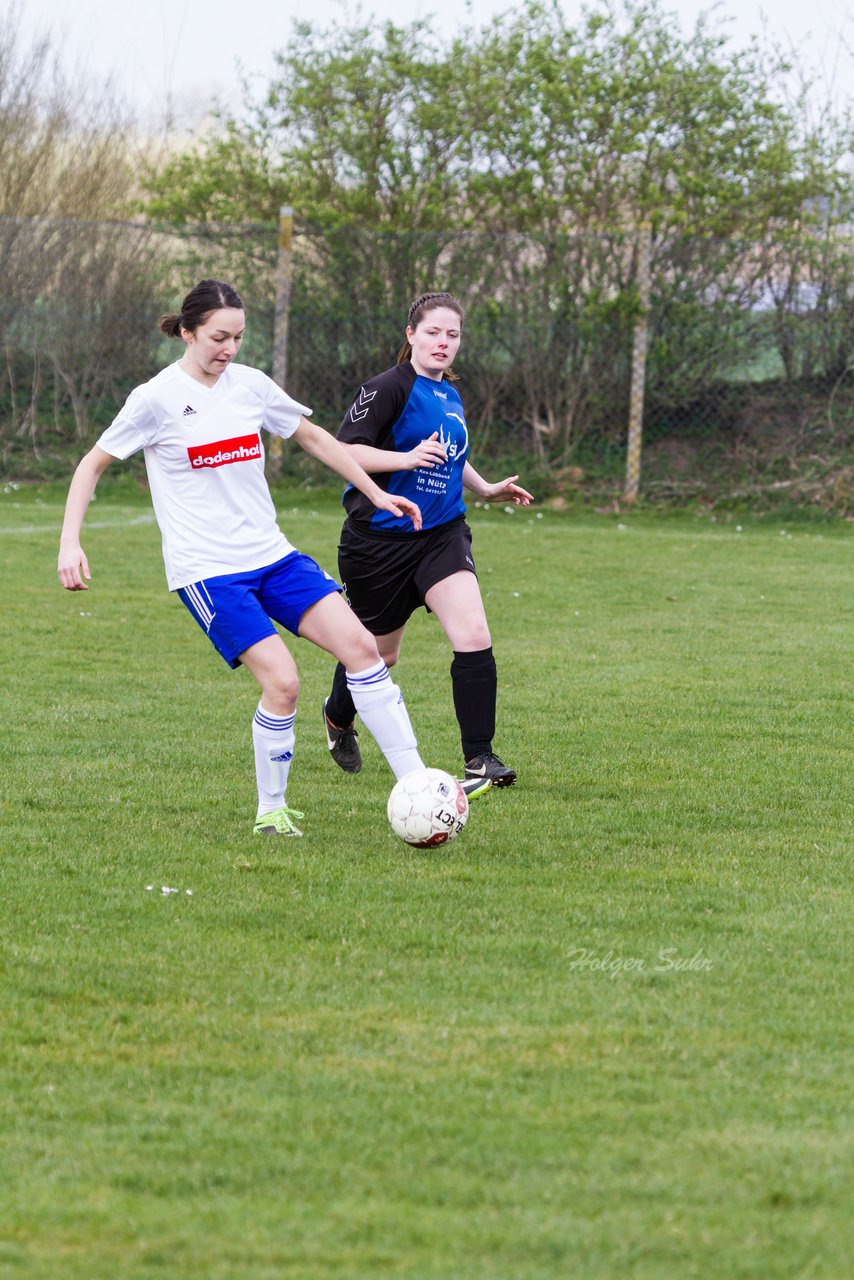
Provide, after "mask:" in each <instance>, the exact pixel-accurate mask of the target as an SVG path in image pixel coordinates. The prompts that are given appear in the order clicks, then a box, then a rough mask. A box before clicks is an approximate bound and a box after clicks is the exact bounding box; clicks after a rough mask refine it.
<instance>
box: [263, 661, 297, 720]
mask: <svg viewBox="0 0 854 1280" xmlns="http://www.w3.org/2000/svg"><path fill="white" fill-rule="evenodd" d="M298 697H299V676H298V674H297V673H296V671H293V672H288V671H278V672H276V674H275V675H274V676H272V677H271V678H270V679H269V680H267V681H266V682H265V684H264V704H265V706H267V705H268V704H270V705H269V709H270V711H274V712H276V713H277V714H278V715H290V713H291V712H292V711H293V710H295V708H296V705H297V698H298Z"/></svg>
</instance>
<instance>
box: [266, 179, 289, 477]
mask: <svg viewBox="0 0 854 1280" xmlns="http://www.w3.org/2000/svg"><path fill="white" fill-rule="evenodd" d="M293 238H294V211H293V208H292V207H291V206H290V205H289V204H285V205H282V207H281V208H280V209H279V251H278V255H277V257H276V310H275V315H274V319H273V381H274V382H277V383H278V384H279V386H280V387H282V388H283V389H284V386H285V380H286V378H287V376H288V312H289V309H290V301H291V276H292V274H293V259H294V254H293ZM269 461H270V470H271V471H272V472H273V474H277V473H278V472H279V471H280V470H281V466H282V440H281V438H280V437H279V436H272V437H271V439H270V447H269Z"/></svg>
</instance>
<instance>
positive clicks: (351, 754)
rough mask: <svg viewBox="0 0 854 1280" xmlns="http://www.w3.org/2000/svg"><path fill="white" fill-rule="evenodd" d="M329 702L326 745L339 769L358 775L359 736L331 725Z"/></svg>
mask: <svg viewBox="0 0 854 1280" xmlns="http://www.w3.org/2000/svg"><path fill="white" fill-rule="evenodd" d="M328 701H329V699H328V698H325V699H324V701H323V728H324V729H325V730H326V745H327V747H328V748H329V751H330V753H331V755H332V759H333V760H334V761H335V763H336V764H337V765H338V768H339V769H343V770H344V772H345V773H358V772H359V770H360V769H361V767H362V753H361V751H360V750H359V744H358V742H357V741H356V739H357V738H358V736H359V735H358V734H357V733H356V730H355V729H354V728H353V726H352V725H351V724H349V725H347V727H346V728H345V729H339V728H337V727H336V726H335V725H334V724H332V723H331V721H330V719H329V717H328V716H327V714H326V704H327V702H328ZM514 777H515V774H514Z"/></svg>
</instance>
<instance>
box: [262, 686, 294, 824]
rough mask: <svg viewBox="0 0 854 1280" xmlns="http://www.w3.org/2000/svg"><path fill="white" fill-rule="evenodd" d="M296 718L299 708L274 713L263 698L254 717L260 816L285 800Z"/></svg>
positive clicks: (277, 807)
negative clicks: (289, 711) (291, 713)
mask: <svg viewBox="0 0 854 1280" xmlns="http://www.w3.org/2000/svg"><path fill="white" fill-rule="evenodd" d="M295 719H296V712H294V714H293V715H290V716H274V715H273V713H272V712H271V711H267V710H266V708H265V707H263V706H262V705H261V703H260V702H259V703H258V709H257V711H256V712H255V715H254V716H253V718H252V745H253V747H254V748H255V778H256V780H257V782H258V814H259V816H260V815H261V814H262V813H270V812H272V810H273V809H281V808H282V805H283V804H284V803H285V792H286V791H287V789H288V774H289V773H290V769H291V760H292V759H293V757H294V720H295Z"/></svg>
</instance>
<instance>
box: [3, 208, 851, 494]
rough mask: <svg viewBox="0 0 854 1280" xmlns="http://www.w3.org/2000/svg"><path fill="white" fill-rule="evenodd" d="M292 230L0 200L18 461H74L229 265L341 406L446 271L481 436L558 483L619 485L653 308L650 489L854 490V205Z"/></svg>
mask: <svg viewBox="0 0 854 1280" xmlns="http://www.w3.org/2000/svg"><path fill="white" fill-rule="evenodd" d="M279 230H280V229H279V228H277V227H270V226H254V225H253V226H230V227H203V228H198V227H196V228H186V227H183V228H178V227H158V226H152V225H136V224H127V223H85V222H75V221H71V220H66V221H61V222H60V221H52V220H48V219H8V218H7V219H0V279H2V281H3V294H2V302H0V309H1V310H2V315H3V361H4V369H3V383H2V388H0V445H1V446H2V466H3V471H4V473H5V475H6V476H7V477H17V478H23V477H27V476H39V475H49V474H58V473H63V474H65V473H67V472H68V470H69V468H70V466H71V464H72V461H73V459H74V458H75V457H76V456H77V455H79V453H81V452H82V451H83V450H84V449H85V448H88V446H89V445H90V444H91V442H92V441H93V440H94V439H95V438H96V437H97V434H98V432H99V431H100V430H101V429H102V428H103V426H104V425H106V424H107V423H108V422H109V421H110V420H111V418H112V416H113V415H114V413H115V412H116V409H117V407H118V406H119V405H120V404H121V403H122V401H123V399H124V397H125V396H126V395H127V393H128V392H129V391H130V389H131V388H132V387H133V386H135V385H136V384H137V383H139V382H140V381H143V380H144V379H145V378H147V377H150V376H151V375H152V374H153V373H154V372H156V371H157V369H159V368H161V367H162V366H163V365H164V364H165V363H168V361H169V360H171V359H175V358H176V356H177V354H178V349H177V346H176V344H175V343H174V342H169V341H168V340H166V339H163V337H162V335H160V333H159V331H158V328H157V319H158V317H159V315H160V314H161V313H163V312H165V311H172V310H176V309H177V308H178V306H179V304H180V301H181V298H182V296H183V294H184V293H185V292H186V291H187V289H189V288H190V287H191V286H192V284H193V283H195V281H196V280H197V279H200V278H202V277H203V276H208V275H213V276H217V277H219V278H223V279H228V280H230V281H231V282H233V283H234V284H235V285H236V286H237V288H238V289H239V290H240V292H241V293H242V294H243V296H244V299H245V301H246V305H247V312H248V329H247V339H246V342H245V345H244V348H243V351H242V353H241V357H240V358H241V359H242V360H245V361H246V362H247V363H251V364H256V365H258V366H260V367H261V368H264V369H266V370H267V371H268V372H271V373H273V372H274V370H275V369H276V364H277V355H278V357H279V359H278V364H279V370H278V371H280V369H281V363H282V356H283V354H284V352H283V344H282V325H283V322H284V320H285V318H286V321H287V326H286V333H287V351H286V365H285V368H286V374H285V382H286V386H287V389H288V390H289V392H290V393H291V394H292V395H294V396H296V397H297V398H299V399H301V400H303V401H304V402H305V403H307V404H310V405H312V406H313V408H314V411H315V417H316V420H317V421H319V422H321V423H322V424H323V425H325V426H329V427H332V428H334V427H335V426H337V423H338V422H339V420H340V418H341V416H342V414H343V412H344V410H345V408H346V406H347V404H348V403H349V400H350V397H351V396H352V394H353V392H354V391H355V390H356V389H357V388H358V385H359V383H360V382H361V381H363V380H364V379H365V378H366V377H368V376H370V375H371V374H373V373H376V372H378V371H379V370H380V369H382V368H385V367H386V366H388V365H389V364H391V363H393V362H394V359H395V357H396V352H397V350H398V347H399V345H400V342H401V340H402V329H403V324H404V321H405V316H406V312H407V309H408V305H409V302H410V301H411V299H412V297H413V296H415V295H416V294H418V293H420V292H421V291H423V290H424V289H427V288H430V289H432V288H449V289H451V290H452V291H453V292H454V293H455V294H456V295H457V296H458V297H459V298H460V299H461V301H463V303H464V304H465V306H466V322H465V339H464V343H463V347H462V349H461V353H460V356H459V359H458V363H457V370H458V372H459V373H460V375H461V384H460V387H461V392H462V395H463V399H464V402H465V404H466V410H467V418H468V421H469V427H470V434H471V437H472V442H473V452H474V456H475V460H476V461H477V459H478V458H481V459H482V458H483V457H484V455H487V456H488V457H489V458H491V459H494V460H495V465H496V466H497V465H499V463H498V459H499V458H501V459H502V461H503V460H505V459H506V460H507V461H508V462H510V461H515V462H517V463H520V464H522V465H524V464H525V463H527V467H528V473H530V472H532V471H539V472H540V474H541V477H542V480H543V481H544V483H545V484H546V485H547V486H548V487H550V488H551V489H552V491H553V492H556V493H558V494H559V492H560V490H561V489H568V488H571V487H578V486H581V487H582V488H587V489H589V490H590V491H593V492H597V493H598V492H599V491H601V490H608V489H610V490H611V491H613V492H614V493H616V494H619V493H620V492H621V491H622V486H623V477H624V474H625V455H626V438H627V429H628V423H629V413H630V388H631V382H632V358H633V349H634V351H635V358H636V357H637V343H636V342H635V341H634V339H635V337H636V330H637V326H638V324H639V321H640V320H641V318H643V321H644V323H645V329H646V342H645V352H646V361H645V381H644V385H643V388H642V392H643V394H642V402H643V418H642V436H643V452H642V464H641V494H642V495H645V496H646V497H648V498H655V497H661V496H664V497H668V498H673V497H675V498H679V497H681V496H688V495H697V494H703V493H706V492H708V493H709V494H710V495H712V496H716V497H718V496H720V495H721V494H723V493H726V492H729V493H733V492H734V493H736V494H740V495H743V496H749V495H750V494H758V493H760V492H772V491H775V490H776V491H787V490H791V493H792V495H793V496H794V497H795V498H802V499H806V500H809V501H815V502H819V503H821V504H822V505H825V506H831V507H834V508H835V509H844V510H846V511H847V510H850V509H852V508H854V484H852V477H854V466H852V463H854V458H852V453H851V451H852V440H854V255H852V237H851V231H850V229H848V231H847V232H846V231H844V230H843V231H839V230H837V231H835V232H833V233H828V235H827V236H826V237H825V238H823V239H801V240H799V239H797V238H794V237H792V236H784V235H782V234H781V235H780V236H779V237H777V238H775V239H773V240H769V241H768V242H767V243H760V244H757V243H739V242H735V241H732V240H726V241H721V240H713V239H710V238H708V237H701V236H691V235H683V236H673V235H668V236H661V235H656V234H654V233H651V234H650V238H649V241H648V244H647V248H648V253H647V254H644V253H643V252H642V249H643V239H642V237H643V234H644V232H643V231H642V230H641V229H638V230H635V229H632V230H629V231H623V232H610V233H608V234H605V233H602V234H595V235H594V234H589V233H585V234H572V233H570V232H567V231H566V230H563V229H559V230H554V231H551V232H549V233H548V234H546V233H544V234H542V235H540V236H530V235H529V236H507V235H501V236H498V235H490V234H488V233H448V234H435V235H425V234H423V233H418V234H405V233H394V234H393V233H378V232H363V231H354V230H353V229H349V228H348V229H337V230H335V229H333V230H324V231H323V232H321V231H319V230H318V229H317V228H313V227H311V226H309V225H306V224H300V223H299V222H298V223H297V225H296V228H295V233H294V235H293V239H292V241H290V242H289V244H288V251H287V255H286V258H283V257H282V249H281V247H280V234H279ZM645 261H648V263H649V268H648V278H646V277H645V274H644V263H645ZM647 296H648V307H647V308H642V306H641V300H642V299H644V298H646V297H647ZM283 300H284V303H285V304H286V305H284V306H283ZM277 326H278V334H277ZM636 372H637V371H636ZM636 390H637V388H636ZM289 465H290V464H289ZM491 469H492V467H487V470H488V471H491ZM542 488H543V484H540V489H542Z"/></svg>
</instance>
